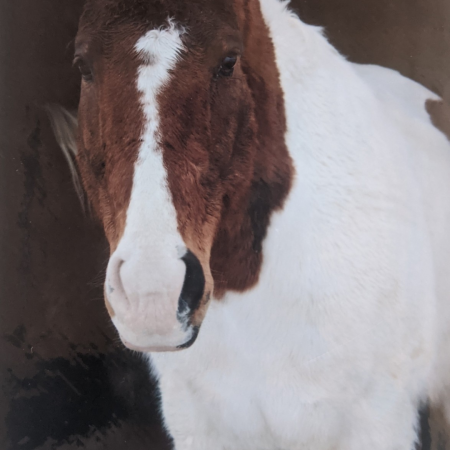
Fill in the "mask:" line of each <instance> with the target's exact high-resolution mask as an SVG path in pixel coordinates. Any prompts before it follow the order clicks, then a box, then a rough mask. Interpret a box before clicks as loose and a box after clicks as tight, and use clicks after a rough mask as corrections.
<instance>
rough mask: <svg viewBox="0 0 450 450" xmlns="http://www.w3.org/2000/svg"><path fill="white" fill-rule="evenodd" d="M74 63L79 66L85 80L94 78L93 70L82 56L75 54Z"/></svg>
mask: <svg viewBox="0 0 450 450" xmlns="http://www.w3.org/2000/svg"><path fill="white" fill-rule="evenodd" d="M73 64H74V66H77V67H78V70H79V71H80V73H81V76H82V78H83V80H84V81H92V80H93V75H92V70H91V68H90V66H89V64H88V63H87V62H86V60H84V59H83V58H82V57H81V56H75V59H74V60H73Z"/></svg>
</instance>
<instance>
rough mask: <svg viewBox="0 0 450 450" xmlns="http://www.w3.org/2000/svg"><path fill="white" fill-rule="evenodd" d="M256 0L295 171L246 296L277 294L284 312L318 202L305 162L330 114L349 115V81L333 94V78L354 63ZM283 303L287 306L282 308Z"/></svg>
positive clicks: (301, 278)
mask: <svg viewBox="0 0 450 450" xmlns="http://www.w3.org/2000/svg"><path fill="white" fill-rule="evenodd" d="M260 5H261V11H262V13H263V17H264V20H265V21H266V24H267V26H268V28H269V32H270V35H271V37H272V41H273V44H274V47H275V54H276V63H277V66H278V69H279V75H280V82H281V86H282V89H283V92H284V104H285V113H286V122H287V132H286V136H285V139H286V145H287V147H288V151H289V154H290V156H291V158H292V161H293V165H294V170H295V176H294V181H293V183H292V188H291V191H290V193H289V195H288V198H287V199H286V202H285V204H284V205H283V208H282V210H281V211H276V212H274V213H273V214H272V216H271V222H270V226H269V228H268V231H267V235H266V239H265V241H264V245H263V265H262V269H261V273H260V277H259V282H258V284H257V286H256V287H255V288H254V289H252V290H250V291H248V292H247V293H244V296H249V298H250V299H251V298H254V299H255V301H256V302H261V300H263V299H267V300H268V301H269V302H272V303H273V302H274V300H273V299H274V298H276V299H277V301H276V302H275V303H276V304H277V305H276V308H277V311H276V314H283V311H289V310H290V306H289V305H290V303H295V302H297V300H298V298H299V296H302V292H301V290H302V289H303V288H305V289H307V286H308V281H307V279H308V273H307V271H308V264H309V261H308V260H307V259H308V258H309V257H310V256H311V254H312V252H311V251H310V248H311V242H310V241H309V239H310V238H311V234H309V235H308V236H309V237H307V236H306V233H302V230H311V229H312V228H314V224H312V222H313V220H314V218H313V217H312V216H313V214H314V210H315V208H316V205H313V204H311V198H313V197H314V195H311V190H314V181H311V179H310V172H309V169H308V166H310V162H311V160H313V159H315V157H316V152H317V151H320V149H321V148H322V145H323V143H324V142H325V143H327V142H330V140H331V141H333V139H335V136H333V135H332V133H330V134H329V136H326V131H323V129H326V127H327V126H328V125H327V123H328V124H331V125H330V126H331V127H332V126H333V124H334V123H335V122H337V121H338V122H339V121H340V119H336V117H335V116H334V114H335V113H338V114H339V110H340V109H341V110H342V115H343V118H342V120H348V117H349V115H348V114H344V111H345V108H346V106H345V103H346V98H345V95H344V96H342V95H341V94H342V92H343V93H345V92H347V91H346V89H347V86H345V87H344V86H343V87H342V90H341V91H340V93H341V94H339V93H338V94H336V83H339V80H340V81H343V82H344V83H346V81H345V80H346V79H347V78H349V79H350V80H351V79H352V77H351V76H350V75H349V73H348V72H349V70H350V72H351V70H352V69H351V68H350V65H349V64H348V63H347V62H346V60H345V59H344V58H343V57H342V56H341V55H339V54H338V52H337V51H336V50H335V49H334V48H333V47H332V46H331V45H330V44H329V43H328V41H327V40H326V39H325V38H324V37H323V35H322V33H321V30H320V28H318V27H313V26H310V25H307V24H304V23H303V22H301V21H300V20H299V19H298V17H296V16H295V15H293V14H292V13H291V12H290V11H288V10H287V9H286V7H285V5H286V4H285V3H280V2H279V1H278V0H260ZM293 43H295V45H293ZM338 90H339V89H338ZM352 117H353V116H352ZM350 121H351V117H350ZM346 125H347V126H351V125H349V124H348V123H347V124H346ZM338 126H339V125H338ZM322 128H323V129H322ZM318 135H320V138H319V140H317V136H318ZM305 255H310V256H305ZM305 258H306V259H305ZM293 292H296V294H297V295H292V293H293ZM233 295H234V294H232V295H231V297H233ZM304 295H307V292H305V294H304ZM250 303H253V302H250ZM297 303H298V302H297ZM259 304H260V303H259ZM281 304H284V305H285V307H286V308H287V309H286V308H280V305H281Z"/></svg>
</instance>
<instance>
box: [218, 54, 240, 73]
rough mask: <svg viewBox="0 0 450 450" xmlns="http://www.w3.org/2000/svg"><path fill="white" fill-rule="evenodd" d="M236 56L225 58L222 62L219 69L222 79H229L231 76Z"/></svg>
mask: <svg viewBox="0 0 450 450" xmlns="http://www.w3.org/2000/svg"><path fill="white" fill-rule="evenodd" d="M236 62H237V57H236V56H227V57H226V58H225V59H224V60H223V61H222V64H221V66H220V69H219V74H220V75H223V76H224V77H229V76H231V75H233V71H234V66H235V65H236Z"/></svg>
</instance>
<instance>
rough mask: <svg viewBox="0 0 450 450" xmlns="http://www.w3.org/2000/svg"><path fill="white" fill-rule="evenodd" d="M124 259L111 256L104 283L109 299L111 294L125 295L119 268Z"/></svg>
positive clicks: (115, 295)
mask: <svg viewBox="0 0 450 450" xmlns="http://www.w3.org/2000/svg"><path fill="white" fill-rule="evenodd" d="M124 262H125V261H124V260H123V259H121V258H119V257H114V256H113V257H112V258H111V260H110V263H109V267H108V270H107V274H108V275H107V278H106V283H105V291H106V294H107V297H108V300H109V301H110V298H111V296H113V295H114V297H117V295H119V296H125V291H124V287H123V283H122V277H121V275H120V270H121V268H122V266H123V264H124Z"/></svg>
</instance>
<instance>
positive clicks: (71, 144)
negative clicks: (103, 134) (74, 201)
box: [45, 104, 85, 211]
mask: <svg viewBox="0 0 450 450" xmlns="http://www.w3.org/2000/svg"><path fill="white" fill-rule="evenodd" d="M45 110H46V111H47V114H48V116H49V119H50V123H51V125H52V129H53V133H55V138H56V142H57V143H58V145H59V147H60V148H61V150H62V152H63V154H64V156H65V158H66V161H67V163H68V165H69V169H70V173H71V175H72V181H73V185H74V187H75V192H76V193H77V196H78V198H79V200H80V203H81V207H82V208H83V211H84V210H85V196H84V191H83V187H82V185H81V182H80V177H79V174H78V170H77V166H76V163H75V157H76V155H77V152H78V148H77V129H78V120H77V114H76V111H75V112H70V111H68V110H67V109H65V108H63V107H62V106H60V105H55V104H51V105H50V104H49V105H46V106H45Z"/></svg>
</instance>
